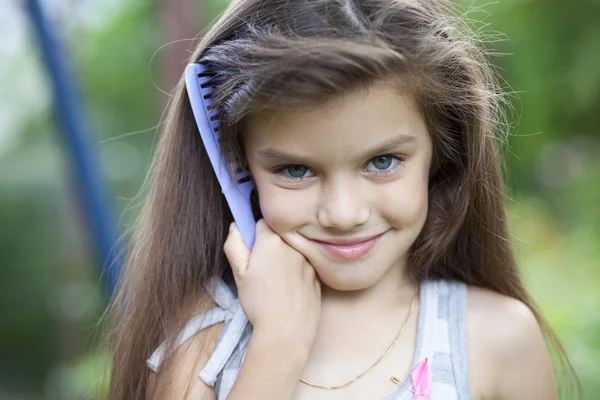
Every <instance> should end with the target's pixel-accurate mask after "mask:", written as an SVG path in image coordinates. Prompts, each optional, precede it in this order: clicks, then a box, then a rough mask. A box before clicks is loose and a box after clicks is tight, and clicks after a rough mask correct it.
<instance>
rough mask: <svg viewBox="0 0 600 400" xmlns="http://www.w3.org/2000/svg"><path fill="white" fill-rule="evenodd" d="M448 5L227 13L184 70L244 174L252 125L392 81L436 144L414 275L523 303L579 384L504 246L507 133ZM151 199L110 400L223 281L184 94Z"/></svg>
mask: <svg viewBox="0 0 600 400" xmlns="http://www.w3.org/2000/svg"><path fill="white" fill-rule="evenodd" d="M449 3H450V2H446V1H432V0H361V1H354V0H314V1H300V0H268V1H264V0H236V1H233V2H232V4H231V5H230V7H229V8H228V9H227V10H226V11H225V12H224V14H223V15H222V16H221V18H220V19H219V20H218V21H217V22H216V23H215V24H214V25H213V26H212V28H211V29H210V30H208V32H207V33H206V34H205V35H204V37H203V38H202V39H201V41H200V42H199V44H198V46H197V47H196V49H195V51H194V53H193V55H192V57H191V60H190V61H191V62H198V61H199V60H201V59H202V61H203V62H204V63H206V65H207V66H208V68H209V71H211V72H212V73H213V74H214V78H213V83H214V86H215V92H214V101H215V105H216V106H217V107H218V109H219V110H220V122H221V129H220V135H221V141H222V143H221V146H222V150H223V152H224V154H225V155H226V157H227V158H228V159H229V160H232V161H236V162H238V163H240V164H242V165H245V157H244V149H243V145H242V140H241V137H242V135H243V131H244V121H245V117H247V116H248V115H249V114H251V113H253V112H257V111H260V110H265V109H281V108H284V107H294V106H302V105H307V104H314V103H315V102H320V101H324V100H327V99H329V98H331V97H332V96H336V95H339V94H342V93H344V92H346V91H349V90H353V89H356V88H358V87H365V86H367V85H370V84H372V83H374V82H376V81H380V80H392V81H394V82H400V83H401V84H402V86H403V87H404V88H405V89H406V90H409V91H410V92H411V93H413V94H414V95H415V98H416V99H417V102H418V105H419V107H420V111H421V113H422V115H423V118H424V120H425V121H426V124H427V126H428V130H429V133H430V135H431V137H432V138H433V143H434V159H433V165H432V172H431V178H430V184H429V202H430V205H429V214H428V217H427V221H426V223H425V226H424V228H423V231H422V232H421V234H420V236H419V238H418V239H417V241H416V242H415V244H414V246H413V248H412V252H411V256H412V262H411V263H410V265H411V266H412V267H411V271H410V273H411V274H413V276H415V277H417V278H418V279H439V278H440V279H441V278H443V279H456V280H460V281H462V282H465V283H467V284H469V285H476V286H481V287H485V288H489V289H491V290H494V291H496V292H499V293H502V294H505V295H508V296H511V297H513V298H515V299H518V300H520V301H522V302H523V303H525V304H526V305H528V306H529V307H530V308H531V309H532V310H533V312H534V313H535V316H536V317H537V320H538V322H539V324H540V326H541V327H542V330H543V332H544V333H545V335H546V338H547V340H548V341H549V342H550V343H551V344H552V345H554V348H555V349H557V350H558V353H559V355H560V361H561V365H562V366H563V367H565V366H567V367H568V369H569V371H570V372H571V373H572V374H573V376H574V377H575V374H574V371H573V370H572V367H571V365H570V363H569V361H568V358H567V356H566V354H565V352H564V350H563V348H562V347H561V345H560V343H559V341H558V338H557V337H556V335H555V333H554V332H553V331H552V329H551V328H550V327H549V325H548V323H547V322H546V321H545V320H544V318H543V317H542V316H541V315H540V313H539V312H538V311H537V308H536V306H535V305H534V304H533V302H532V300H531V298H530V297H529V295H528V293H527V291H526V290H525V288H524V286H523V283H522V281H521V278H520V276H519V271H518V268H517V265H516V263H515V258H514V254H513V249H512V246H511V243H510V235H509V232H508V228H507V222H506V214H505V204H504V201H505V187H504V183H503V174H502V163H501V158H500V152H501V145H502V144H503V143H504V142H505V140H506V135H507V134H508V130H509V124H507V123H506V118H505V115H506V112H505V105H506V102H507V101H506V96H505V95H504V94H503V92H502V90H501V89H500V85H499V84H498V82H497V78H496V74H495V71H494V69H493V67H492V64H491V62H490V60H489V59H488V57H487V54H486V52H485V50H484V49H483V47H482V46H481V44H480V42H479V41H478V40H477V37H476V36H475V35H474V34H473V33H472V32H471V31H469V29H467V28H466V27H465V25H464V22H462V21H461V18H460V16H455V14H456V13H454V12H453V11H452V9H451V7H450V4H449ZM147 188H148V193H147V199H146V202H145V205H144V207H143V210H142V212H141V214H140V217H139V220H138V223H137V225H136V227H135V232H134V235H133V236H132V240H131V244H130V249H129V257H128V263H127V266H126V268H125V270H124V272H123V276H122V279H121V283H120V288H119V291H118V294H117V295H116V296H115V298H114V300H113V303H112V305H111V307H110V313H109V315H110V316H111V318H110V322H111V330H110V332H111V340H112V343H113V346H114V356H113V365H112V377H111V383H110V399H113V400H132V399H144V398H145V396H146V389H147V384H148V376H149V373H150V372H149V369H148V368H147V367H146V364H145V360H146V359H147V358H148V357H149V355H150V354H151V353H152V351H153V350H154V349H155V348H156V347H157V346H158V345H159V344H160V342H161V341H163V340H171V341H172V339H173V338H174V335H175V334H176V333H177V331H178V330H179V329H180V328H181V326H182V323H183V322H184V321H183V319H182V314H183V313H184V311H183V309H184V307H186V305H187V304H190V303H195V304H197V303H198V302H199V301H203V300H206V299H207V296H206V293H205V292H204V289H203V284H204V283H205V282H206V280H207V279H209V278H211V277H215V276H220V277H222V278H224V279H226V280H231V273H230V270H229V266H228V263H227V260H226V258H225V257H224V254H223V251H222V248H223V243H224V240H225V237H226V231H227V229H226V227H227V226H228V225H229V223H230V222H231V221H232V217H231V215H230V213H229V211H228V208H227V205H226V203H225V201H224V199H223V197H222V195H221V191H220V187H219V184H218V182H217V180H216V178H215V177H214V174H213V171H212V168H211V165H210V162H209V160H208V158H207V155H206V152H205V150H204V148H203V146H202V142H201V140H200V136H199V135H198V131H197V127H196V124H195V121H194V118H193V115H192V112H191V109H190V105H189V101H188V98H187V95H186V92H185V88H184V83H183V81H180V82H179V85H178V86H177V88H176V89H175V91H174V93H173V97H172V99H171V101H170V104H169V106H168V110H167V117H166V120H165V124H164V129H163V131H162V134H161V136H160V140H159V143H158V145H157V149H156V153H155V156H154V159H153V163H152V167H151V171H150V174H149V178H148V181H147ZM188 317H189V316H188ZM574 381H577V379H574Z"/></svg>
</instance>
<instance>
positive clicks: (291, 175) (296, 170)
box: [277, 165, 311, 180]
mask: <svg viewBox="0 0 600 400" xmlns="http://www.w3.org/2000/svg"><path fill="white" fill-rule="evenodd" d="M309 171H310V170H309V169H308V167H306V166H304V165H288V166H285V167H283V168H281V169H280V170H279V171H277V173H278V174H280V175H283V177H284V178H287V179H291V180H302V179H305V178H309V177H310V176H311V175H308V176H307V175H306V173H307V172H309Z"/></svg>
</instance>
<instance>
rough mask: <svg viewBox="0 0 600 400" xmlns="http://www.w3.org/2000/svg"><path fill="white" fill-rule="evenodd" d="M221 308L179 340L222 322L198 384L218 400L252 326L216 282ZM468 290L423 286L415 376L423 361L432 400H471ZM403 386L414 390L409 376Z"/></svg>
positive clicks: (154, 360) (444, 284)
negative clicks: (427, 367)
mask: <svg viewBox="0 0 600 400" xmlns="http://www.w3.org/2000/svg"><path fill="white" fill-rule="evenodd" d="M206 289H207V291H208V293H209V294H210V296H211V297H212V298H213V299H214V301H215V303H216V304H217V307H215V308H213V309H212V310H210V311H207V312H205V313H203V314H201V315H198V316H196V317H194V318H193V319H191V320H190V321H189V322H188V323H187V325H186V326H185V328H184V329H183V330H182V331H181V332H180V333H179V335H178V337H177V346H180V345H181V344H183V343H184V342H185V341H187V340H188V339H189V338H191V337H192V336H193V335H195V334H196V333H197V332H198V331H200V330H202V329H204V328H206V327H208V326H211V325H214V324H216V323H219V322H224V323H225V325H224V328H223V330H222V331H221V336H220V337H219V340H218V342H217V345H216V348H215V351H214V353H213V354H212V356H211V357H210V359H209V360H208V362H207V363H206V366H205V367H204V369H203V370H202V371H201V372H200V375H199V377H200V379H202V380H203V381H204V382H206V383H207V384H208V385H210V386H213V387H214V388H215V392H216V396H217V400H225V399H226V398H227V396H228V395H229V392H230V390H231V388H232V387H233V383H234V382H235V379H236V378H237V376H238V373H239V371H240V368H241V366H242V363H243V361H244V357H245V356H246V351H247V349H248V344H249V342H250V337H251V336H252V325H251V324H250V323H249V321H248V319H247V318H246V315H245V314H244V312H243V311H242V308H241V306H240V302H239V300H238V298H237V289H236V287H235V284H227V283H225V282H224V281H223V280H222V279H220V278H215V279H213V280H212V281H210V282H209V283H208V284H207V285H206ZM466 298H467V287H466V285H465V284H464V283H462V282H456V281H447V280H435V281H423V282H421V292H420V309H419V320H418V328H417V329H418V331H417V343H416V348H415V352H414V355H413V360H412V367H411V370H412V369H414V368H415V367H416V366H417V364H418V363H419V362H420V361H421V360H423V359H424V358H428V359H429V363H430V366H431V371H432V376H433V377H432V385H431V392H430V394H431V400H469V399H470V398H471V395H470V392H469V371H468V364H467V360H468V358H467V342H466ZM164 348H165V345H164V343H163V344H162V345H161V346H160V347H159V348H158V349H157V350H156V351H155V352H154V353H153V354H152V356H151V357H150V358H149V359H148V361H147V364H148V367H150V368H151V369H152V370H154V371H158V369H159V367H160V364H161V362H162V360H163V359H164V357H165V354H164ZM404 385H405V386H406V387H409V388H411V387H412V378H411V377H410V376H409V377H408V378H407V379H406V380H405V382H404ZM412 395H413V394H412V392H410V391H409V390H406V389H404V388H403V387H402V386H401V385H399V387H398V391H397V392H395V393H393V394H391V395H389V396H387V397H386V398H385V399H382V400H410V399H411V398H412Z"/></svg>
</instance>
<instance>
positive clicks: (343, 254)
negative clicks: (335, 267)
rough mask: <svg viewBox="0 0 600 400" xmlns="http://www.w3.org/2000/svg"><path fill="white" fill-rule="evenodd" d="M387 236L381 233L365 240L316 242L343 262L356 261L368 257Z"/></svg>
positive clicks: (351, 239)
mask: <svg viewBox="0 0 600 400" xmlns="http://www.w3.org/2000/svg"><path fill="white" fill-rule="evenodd" d="M384 234H385V232H383V233H380V234H379V235H376V236H371V237H365V238H350V239H335V240H327V241H320V240H314V241H315V242H316V243H318V244H320V245H321V247H323V249H325V250H326V251H327V252H328V253H329V254H331V255H332V256H334V257H337V258H340V259H343V260H355V259H359V258H361V257H364V256H365V255H367V254H368V253H369V252H370V251H371V250H372V249H373V248H374V247H375V245H376V244H377V242H378V241H379V239H380V238H381V237H382V236H383V235H384Z"/></svg>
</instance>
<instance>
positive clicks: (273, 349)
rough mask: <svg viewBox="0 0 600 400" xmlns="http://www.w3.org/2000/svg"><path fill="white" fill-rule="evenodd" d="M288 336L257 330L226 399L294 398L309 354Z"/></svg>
mask: <svg viewBox="0 0 600 400" xmlns="http://www.w3.org/2000/svg"><path fill="white" fill-rule="evenodd" d="M294 347H295V346H294V343H292V342H291V341H290V340H288V339H287V338H283V337H282V338H277V336H275V335H271V334H269V333H264V334H263V333H261V332H255V333H254V335H253V336H252V339H250V344H249V346H248V354H247V355H246V358H245V359H244V363H243V365H242V369H241V370H240V373H239V375H238V378H237V379H236V381H235V384H234V385H233V388H232V389H231V393H230V394H229V396H228V397H227V400H286V399H292V397H293V395H294V392H295V389H296V385H297V384H298V382H299V380H300V377H301V376H302V372H303V370H304V366H305V364H306V360H307V356H308V354H307V353H306V352H304V351H303V350H301V349H297V348H294Z"/></svg>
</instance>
